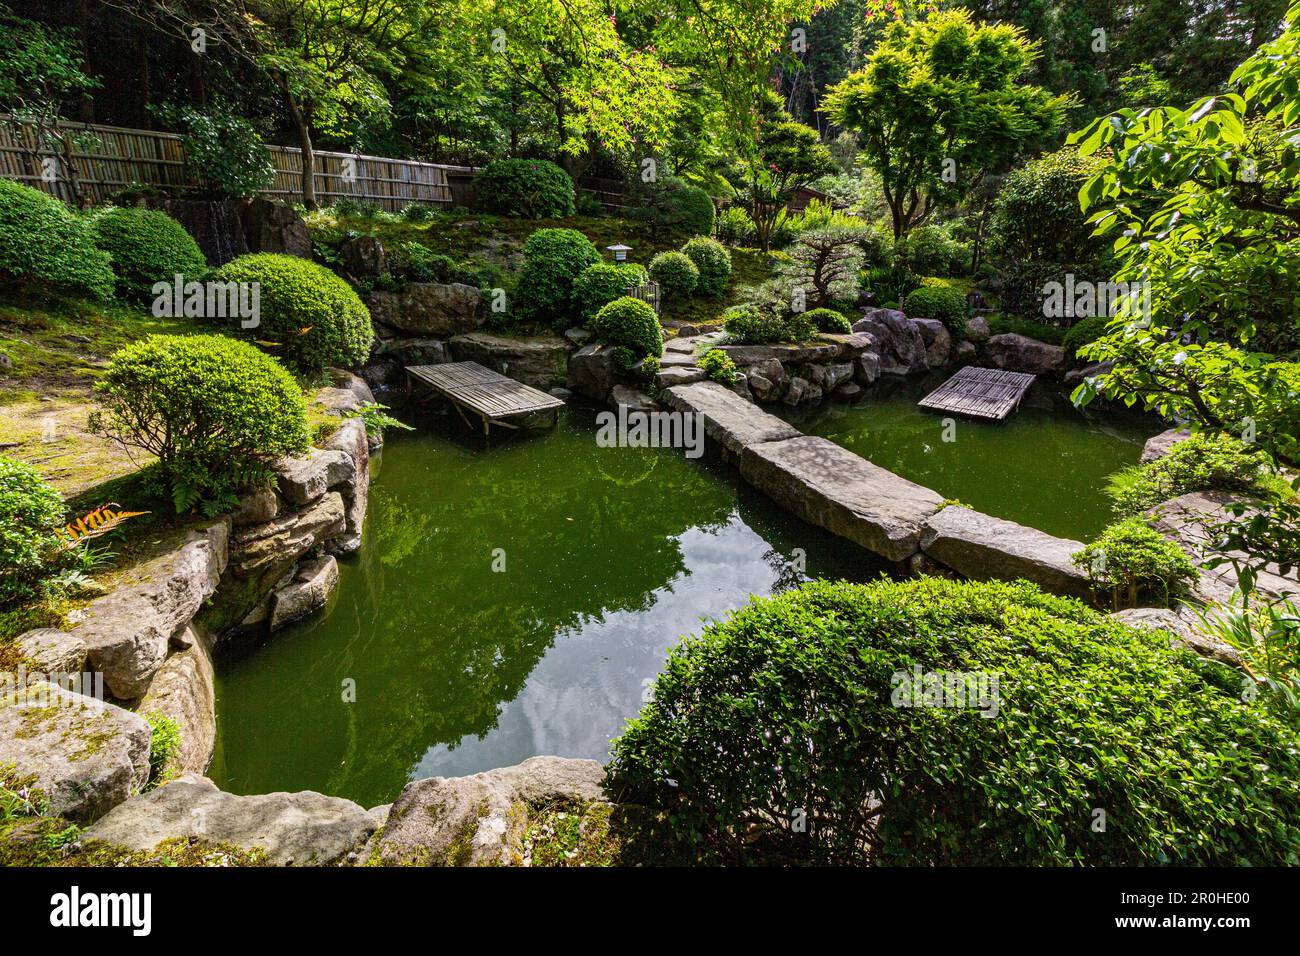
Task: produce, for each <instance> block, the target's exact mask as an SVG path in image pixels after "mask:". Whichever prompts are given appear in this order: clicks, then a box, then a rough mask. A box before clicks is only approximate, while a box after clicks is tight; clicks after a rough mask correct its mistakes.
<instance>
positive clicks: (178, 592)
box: [0, 372, 373, 822]
mask: <svg viewBox="0 0 1300 956" xmlns="http://www.w3.org/2000/svg"><path fill="white" fill-rule="evenodd" d="M333 375H334V378H335V385H334V387H332V388H326V389H322V390H321V392H320V393H318V395H317V400H318V401H319V402H321V403H322V404H323V405H324V406H325V407H326V408H327V410H329V411H331V412H332V413H333V414H335V415H338V416H341V415H342V414H343V413H344V412H346V411H349V410H354V409H357V408H360V407H361V406H362V405H363V404H365V403H367V402H371V401H373V396H372V395H371V392H370V389H369V388H368V387H367V386H366V384H365V383H364V382H363V381H361V380H360V379H359V378H357V377H356V376H353V375H350V374H348V373H345V372H334V373H333ZM369 451H370V441H369V438H368V436H367V434H366V428H365V423H364V422H363V421H362V420H361V419H360V418H346V419H343V420H342V421H341V422H340V424H339V426H338V428H337V429H336V430H335V431H334V432H333V434H331V435H330V437H329V438H328V439H327V440H326V441H324V442H323V443H322V447H320V448H314V449H312V450H311V451H310V452H309V453H308V455H307V456H305V457H303V458H296V459H286V460H284V461H281V462H279V463H277V465H276V466H275V468H274V471H275V473H276V487H275V488H274V489H268V490H266V491H259V492H253V493H250V494H249V495H246V496H245V497H244V498H243V499H242V501H241V502H240V505H239V507H238V508H237V509H236V511H235V512H234V513H233V514H232V515H227V516H224V517H222V518H221V519H219V520H217V521H214V522H212V523H211V524H209V525H206V526H203V527H200V528H197V529H195V530H191V531H189V532H187V533H186V534H185V536H184V539H183V541H181V543H180V544H179V545H178V546H175V547H173V548H172V549H171V550H167V551H164V552H163V553H161V554H159V555H156V556H154V557H152V558H149V559H148V560H145V561H143V562H141V563H139V564H137V565H135V566H134V567H131V568H129V569H128V570H127V571H126V572H125V573H124V575H123V579H122V581H121V583H120V584H119V585H118V586H117V587H116V588H115V589H114V590H113V591H112V592H111V593H109V594H107V595H105V596H103V597H100V598H97V599H96V600H94V601H93V602H91V604H90V605H89V606H88V607H87V608H85V609H84V610H83V611H81V612H80V613H79V615H78V619H77V621H76V623H75V625H74V626H73V627H72V628H71V629H70V630H68V631H61V630H57V629H53V628H41V629H38V630H34V631H28V632H27V633H25V634H22V635H20V636H19V637H18V638H17V642H18V646H19V649H20V651H21V652H22V654H23V656H24V660H25V661H26V666H24V668H23V669H22V670H21V672H20V673H19V674H18V675H16V676H17V677H18V680H17V681H16V682H13V681H11V682H10V684H11V686H7V687H6V688H4V690H5V695H4V697H3V698H0V728H3V731H4V732H3V733H0V766H3V765H6V764H13V765H14V768H15V771H16V772H17V774H18V775H19V776H20V777H22V778H28V777H31V778H34V780H33V786H35V787H36V788H38V789H39V790H41V791H43V792H44V793H46V794H47V795H49V796H50V797H51V801H52V806H53V808H54V809H55V810H56V811H58V812H61V813H63V814H65V815H66V816H68V818H69V819H73V820H77V821H80V822H89V821H90V820H93V819H95V818H96V817H98V816H100V815H102V814H103V813H104V812H105V811H107V810H108V809H110V808H111V807H112V806H114V805H115V804H116V803H118V802H120V801H122V800H125V799H126V798H127V797H129V796H130V795H131V794H132V793H133V792H135V791H137V790H138V789H139V788H140V787H142V786H143V785H144V784H145V783H146V782H147V781H148V778H149V739H150V735H149V727H148V725H147V724H146V723H145V721H144V719H143V718H142V717H141V716H140V715H141V714H153V713H158V714H160V715H162V716H163V717H166V718H169V719H170V720H172V721H174V722H175V724H176V725H177V727H178V729H179V731H180V738H181V743H180V747H179V749H178V752H177V753H176V754H175V755H174V756H173V758H172V765H171V766H169V767H168V768H166V769H167V770H169V771H172V772H181V771H193V772H198V773H201V772H203V770H205V769H206V767H207V765H208V762H209V761H210V759H211V757H212V751H213V746H214V742H215V739H216V713H215V690H214V680H213V664H212V659H213V653H214V649H215V646H216V645H218V642H219V641H220V640H221V639H223V638H224V637H225V636H226V635H228V634H233V633H235V632H238V631H244V632H247V631H257V630H261V629H269V630H276V629H278V628H280V627H283V626H284V625H285V624H288V623H289V622H291V621H293V620H296V619H298V618H300V617H303V616H305V615H307V614H309V613H311V612H312V611H314V610H316V609H318V608H319V607H321V606H323V605H324V603H325V601H326V599H327V598H328V596H329V592H330V590H331V589H332V587H333V584H334V582H336V581H337V577H338V574H337V567H336V564H335V555H340V554H348V553H351V552H352V551H355V550H356V549H357V548H358V547H359V546H360V543H361V528H362V525H363V523H364V521H365V514H366V504H367V501H368V496H369V485H370V462H369ZM83 672H84V674H83ZM87 676H88V677H89V678H90V683H91V689H94V690H97V691H98V694H96V695H95V696H86V695H82V694H69V693H68V692H67V691H64V690H60V689H59V688H58V687H56V686H54V685H52V684H51V683H49V681H54V682H55V683H56V684H68V683H70V682H73V681H76V682H77V686H79V687H83V688H84V687H85V684H86V680H85V679H84V678H85V677H87ZM24 685H26V686H24ZM105 690H106V691H107V695H108V696H109V697H110V698H111V700H99V699H96V698H97V697H98V696H103V691H105Z"/></svg>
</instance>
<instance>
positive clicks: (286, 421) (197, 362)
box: [90, 335, 308, 511]
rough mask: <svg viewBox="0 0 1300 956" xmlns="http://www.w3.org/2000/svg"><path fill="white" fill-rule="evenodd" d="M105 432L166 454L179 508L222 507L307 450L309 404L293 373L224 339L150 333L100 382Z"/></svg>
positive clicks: (94, 418) (96, 422)
mask: <svg viewBox="0 0 1300 956" xmlns="http://www.w3.org/2000/svg"><path fill="white" fill-rule="evenodd" d="M95 397H96V399H97V400H98V402H99V404H100V406H101V407H100V409H99V410H97V411H96V412H94V413H93V414H92V415H91V418H90V426H91V429H92V430H93V431H94V432H96V433H97V434H100V435H103V436H105V437H107V438H110V439H113V440H115V441H118V442H120V443H121V444H123V445H127V446H129V447H133V448H140V449H143V450H144V451H147V452H149V453H150V454H152V455H156V456H157V457H158V474H159V477H160V478H161V479H162V481H163V482H164V483H165V485H166V487H167V490H169V491H170V493H171V495H172V498H173V500H174V502H175V505H176V510H177V511H188V510H189V509H191V508H192V507H194V506H195V505H196V504H199V503H200V502H203V503H205V504H206V505H208V506H209V508H208V510H212V511H215V510H220V509H221V508H224V507H227V506H229V505H231V504H233V502H234V493H235V492H236V491H237V490H238V489H240V488H241V487H244V486H253V485H258V484H262V483H265V482H266V481H267V480H269V476H270V471H269V467H268V466H269V464H270V463H271V462H273V461H275V460H276V459H278V458H282V457H284V456H285V455H291V454H296V453H300V452H303V451H306V450H307V444H308V443H307V405H306V400H305V399H304V398H303V394H302V389H301V388H299V386H298V384H297V383H296V382H295V381H294V379H293V376H291V375H290V374H289V373H288V372H286V371H285V370H284V368H282V367H281V365H280V363H279V362H277V361H276V360H275V359H274V358H272V357H271V356H269V355H266V354H265V353H263V352H261V351H259V350H258V349H257V348H256V347H254V346H252V345H249V344H247V343H245V342H240V341H238V340H236V339H232V338H227V337H226V336H223V335H191V336H173V335H151V336H149V337H148V338H146V339H142V340H141V341H139V342H135V343H133V344H131V345H128V346H127V347H126V348H124V349H122V350H121V351H120V352H118V353H117V354H116V355H114V356H113V358H112V362H111V364H110V365H109V367H108V370H107V371H106V372H105V373H104V377H103V378H102V379H101V380H100V381H99V382H97V383H96V385H95Z"/></svg>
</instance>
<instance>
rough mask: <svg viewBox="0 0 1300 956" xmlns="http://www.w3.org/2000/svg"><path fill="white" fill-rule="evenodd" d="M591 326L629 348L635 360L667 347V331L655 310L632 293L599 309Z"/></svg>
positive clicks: (609, 339)
mask: <svg viewBox="0 0 1300 956" xmlns="http://www.w3.org/2000/svg"><path fill="white" fill-rule="evenodd" d="M591 330H592V331H593V332H595V333H596V335H597V336H599V337H600V338H602V339H604V340H605V341H606V342H609V343H610V344H611V345H618V346H623V347H624V348H627V349H628V350H630V351H631V353H632V358H633V359H634V360H639V359H643V358H645V357H647V356H652V357H656V358H657V357H658V356H660V355H662V354H663V351H664V334H663V330H662V329H661V328H660V327H659V317H658V316H657V315H655V310H654V309H652V308H650V306H649V305H647V304H646V303H645V302H642V301H641V300H640V299H634V298H632V297H631V296H623V297H622V298H620V299H615V300H614V301H613V302H610V303H609V304H608V305H606V306H605V307H604V308H602V309H601V310H600V311H599V312H597V313H596V317H595V318H594V319H592V321H591Z"/></svg>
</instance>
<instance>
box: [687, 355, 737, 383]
mask: <svg viewBox="0 0 1300 956" xmlns="http://www.w3.org/2000/svg"><path fill="white" fill-rule="evenodd" d="M695 364H696V365H698V366H699V367H700V368H702V369H703V370H704V374H705V375H707V376H708V377H709V378H710V379H712V380H713V381H715V382H717V383H718V384H719V385H735V384H736V382H738V381H739V380H740V369H738V368H736V363H735V362H733V361H732V359H731V356H730V355H728V354H727V353H726V352H724V351H722V349H710V350H709V351H707V352H705V353H704V354H703V355H702V356H700V359H699V361H698V362H696V363H695Z"/></svg>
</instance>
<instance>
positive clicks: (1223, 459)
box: [1107, 432, 1291, 515]
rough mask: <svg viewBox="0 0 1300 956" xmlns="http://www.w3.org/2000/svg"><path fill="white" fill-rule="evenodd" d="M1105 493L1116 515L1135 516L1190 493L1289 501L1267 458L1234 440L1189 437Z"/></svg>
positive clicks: (1120, 477) (1113, 481)
mask: <svg viewBox="0 0 1300 956" xmlns="http://www.w3.org/2000/svg"><path fill="white" fill-rule="evenodd" d="M1107 491H1108V493H1109V494H1110V496H1111V498H1112V499H1113V500H1114V503H1115V512H1116V513H1117V514H1120V515H1137V514H1141V513H1142V512H1144V511H1147V510H1148V509H1150V508H1154V507H1155V506H1156V505H1158V504H1160V503H1161V502H1162V501H1168V500H1169V499H1170V498H1177V497H1178V496H1179V495H1185V494H1187V493H1189V492H1192V491H1228V492H1238V493H1240V494H1242V495H1246V496H1258V497H1262V498H1270V497H1274V498H1275V497H1290V496H1291V489H1290V486H1289V485H1288V484H1287V482H1286V481H1285V479H1283V478H1282V477H1280V476H1278V475H1276V474H1274V473H1273V472H1272V471H1271V470H1270V459H1269V456H1268V455H1267V454H1266V453H1265V452H1263V451H1261V450H1260V449H1259V448H1255V447H1252V446H1250V445H1248V444H1246V443H1245V442H1243V441H1241V439H1239V438H1237V437H1235V436H1233V435H1223V434H1207V433H1204V432H1201V433H1198V434H1195V435H1192V436H1190V437H1188V438H1185V439H1183V440H1182V441H1180V442H1178V443H1176V444H1175V445H1174V446H1173V447H1172V448H1171V449H1170V450H1169V451H1168V453H1166V454H1165V455H1162V456H1161V457H1160V458H1157V459H1156V460H1155V461H1152V462H1148V463H1146V464H1145V465H1133V466H1131V467H1129V468H1124V469H1121V470H1120V471H1118V472H1116V473H1115V474H1114V475H1112V476H1111V478H1110V481H1109V484H1108V486H1107Z"/></svg>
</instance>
